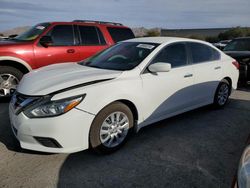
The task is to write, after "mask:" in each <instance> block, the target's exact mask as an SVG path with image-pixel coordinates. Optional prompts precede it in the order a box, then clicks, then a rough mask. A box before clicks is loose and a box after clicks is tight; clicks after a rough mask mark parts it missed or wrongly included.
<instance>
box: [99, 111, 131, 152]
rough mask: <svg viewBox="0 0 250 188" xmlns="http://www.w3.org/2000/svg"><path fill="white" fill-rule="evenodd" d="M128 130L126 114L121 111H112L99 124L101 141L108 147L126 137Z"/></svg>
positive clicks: (113, 145) (117, 143) (116, 144)
mask: <svg viewBox="0 0 250 188" xmlns="http://www.w3.org/2000/svg"><path fill="white" fill-rule="evenodd" d="M128 130H129V120H128V116H127V115H126V114H124V113H123V112H113V113H112V114H110V115H109V116H108V117H107V118H106V119H105V120H104V121H103V123H102V125H101V130H100V140H101V143H102V144H103V145H104V146H106V147H108V148H112V147H115V146H118V145H119V144H121V143H122V141H123V140H124V139H125V138H126V136H127V134H128Z"/></svg>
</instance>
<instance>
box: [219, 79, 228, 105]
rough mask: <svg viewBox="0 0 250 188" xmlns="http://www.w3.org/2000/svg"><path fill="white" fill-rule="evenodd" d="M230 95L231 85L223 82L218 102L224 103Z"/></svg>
mask: <svg viewBox="0 0 250 188" xmlns="http://www.w3.org/2000/svg"><path fill="white" fill-rule="evenodd" d="M228 96H229V87H228V85H227V84H222V85H221V87H220V89H219V92H218V103H219V105H221V106H222V105H224V104H225V103H226V101H227V99H228Z"/></svg>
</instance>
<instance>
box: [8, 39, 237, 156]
mask: <svg viewBox="0 0 250 188" xmlns="http://www.w3.org/2000/svg"><path fill="white" fill-rule="evenodd" d="M238 76H239V71H238V63H237V62H236V61H235V60H234V59H232V58H231V57H229V56H227V55H225V54H224V53H223V52H221V51H219V50H218V49H216V48H215V47H213V46H212V45H210V44H209V43H206V42H202V41H198V40H191V39H183V38H172V37H155V38H154V37H153V38H138V39H131V40H127V41H124V42H120V43H118V44H116V45H114V46H112V47H110V48H108V49H106V50H104V51H102V52H100V53H99V54H97V55H95V56H93V57H91V58H89V59H87V60H85V61H84V62H79V63H75V64H72V63H68V64H67V63H66V64H58V65H50V66H47V67H44V68H40V69H37V70H34V71H32V72H30V73H28V74H27V75H25V76H24V78H23V79H22V80H21V82H20V84H19V86H18V88H17V92H16V93H15V95H14V96H13V98H12V101H11V104H10V108H9V110H10V120H11V125H12V129H13V132H14V134H15V136H16V137H17V139H18V140H19V141H20V143H21V147H22V148H26V149H31V150H37V151H44V152H53V153H69V152H77V151H81V150H84V149H87V148H89V147H91V148H93V149H94V150H96V151H99V152H105V153H107V152H112V151H114V150H116V149H118V148H119V147H120V146H122V145H123V144H124V143H125V142H126V140H127V138H128V136H129V134H130V133H131V130H132V128H133V127H134V128H136V130H139V129H140V128H141V127H143V126H146V125H149V124H151V123H153V122H157V121H159V120H162V119H165V118H168V117H171V116H174V115H177V114H180V113H183V112H186V111H189V110H192V109H194V108H198V107H201V106H204V105H207V104H211V103H213V104H214V105H215V106H217V107H222V106H224V105H225V104H226V102H227V100H228V97H229V95H230V93H231V90H232V89H236V86H237V81H238Z"/></svg>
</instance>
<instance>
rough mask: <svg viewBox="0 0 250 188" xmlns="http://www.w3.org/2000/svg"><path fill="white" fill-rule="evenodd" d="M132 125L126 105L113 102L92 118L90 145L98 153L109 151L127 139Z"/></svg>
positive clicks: (115, 148) (117, 147)
mask: <svg viewBox="0 0 250 188" xmlns="http://www.w3.org/2000/svg"><path fill="white" fill-rule="evenodd" d="M133 126H134V119H133V114H132V112H131V110H130V109H129V108H128V106H126V105H125V104H123V103H121V102H114V103H112V104H110V105H108V106H107V107H105V108H104V109H103V110H101V111H100V112H99V113H98V114H97V116H96V118H95V119H94V121H93V123H92V125H91V129H90V135H89V141H90V146H91V147H92V148H93V149H94V151H97V152H98V153H111V152H113V151H115V150H117V149H119V148H120V147H121V146H122V145H123V144H124V143H125V142H126V141H127V139H128V136H129V134H130V133H131V128H132V127H133Z"/></svg>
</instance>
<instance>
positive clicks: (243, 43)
mask: <svg viewBox="0 0 250 188" xmlns="http://www.w3.org/2000/svg"><path fill="white" fill-rule="evenodd" d="M224 51H250V39H237V40H233V41H232V42H230V43H229V44H228V45H227V46H226V47H225V48H224Z"/></svg>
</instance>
